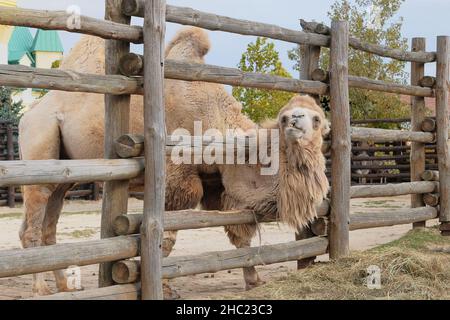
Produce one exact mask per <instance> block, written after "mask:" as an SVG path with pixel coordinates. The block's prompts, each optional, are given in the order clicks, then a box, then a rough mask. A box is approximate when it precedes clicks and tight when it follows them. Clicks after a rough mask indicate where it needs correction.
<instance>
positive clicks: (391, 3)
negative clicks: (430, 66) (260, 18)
mask: <svg viewBox="0 0 450 320" xmlns="http://www.w3.org/2000/svg"><path fill="white" fill-rule="evenodd" d="M403 2H404V0H352V1H350V0H336V1H335V3H334V4H333V5H332V6H331V10H330V11H329V12H328V16H329V18H330V19H331V20H346V21H348V22H349V27H350V34H351V35H352V36H354V37H356V38H359V39H361V40H363V41H365V42H369V43H378V44H381V45H385V46H388V47H391V48H395V49H400V50H407V49H408V43H407V40H406V39H405V38H403V37H402V34H401V29H402V24H403V18H398V19H395V17H396V15H397V14H398V11H399V10H400V7H401V5H402V3H403ZM289 58H290V59H292V60H295V61H298V59H299V52H298V49H295V50H292V51H290V52H289ZM320 65H321V68H323V69H325V70H327V69H328V68H329V50H323V53H322V56H321V61H320ZM405 66H406V63H405V62H403V61H397V60H394V59H385V58H382V57H378V56H375V55H373V54H369V53H366V52H362V51H358V50H354V49H352V48H350V51H349V72H350V74H351V75H355V76H362V77H367V78H371V79H377V80H383V81H387V82H397V83H406V81H407V76H408V74H407V73H406V72H405ZM296 67H297V68H298V65H297V66H296ZM350 104H351V115H352V118H353V119H369V118H374V119H380V118H403V117H407V116H408V115H409V113H410V108H409V106H407V105H406V104H405V103H403V102H402V100H401V97H400V96H399V95H395V94H387V93H380V92H373V91H367V90H362V89H350ZM388 127H389V126H388Z"/></svg>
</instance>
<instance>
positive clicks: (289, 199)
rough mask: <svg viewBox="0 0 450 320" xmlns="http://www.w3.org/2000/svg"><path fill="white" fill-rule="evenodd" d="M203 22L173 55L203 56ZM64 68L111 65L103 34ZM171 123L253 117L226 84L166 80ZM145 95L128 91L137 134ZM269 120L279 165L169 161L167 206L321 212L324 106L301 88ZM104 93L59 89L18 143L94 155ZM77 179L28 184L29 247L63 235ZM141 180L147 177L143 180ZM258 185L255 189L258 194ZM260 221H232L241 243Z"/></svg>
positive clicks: (31, 114)
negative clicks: (269, 168)
mask: <svg viewBox="0 0 450 320" xmlns="http://www.w3.org/2000/svg"><path fill="white" fill-rule="evenodd" d="M209 46H210V45H209V39H208V37H207V35H206V33H205V32H204V31H203V30H200V29H197V28H185V29H183V30H182V31H180V32H179V33H178V34H177V36H176V37H175V38H174V40H172V42H171V43H170V44H169V45H168V47H167V50H166V58H167V59H176V60H184V61H191V62H197V63H203V62H204V61H203V57H204V55H206V53H207V52H208V50H209ZM62 68H63V69H66V70H75V71H78V72H86V73H103V72H104V43H103V41H102V40H100V39H96V38H91V37H83V38H82V40H81V41H80V42H79V43H78V44H77V45H76V46H75V48H74V49H73V50H72V52H71V53H70V55H69V56H68V57H67V58H66V59H65V60H64V62H63V64H62ZM165 100H166V101H165V102H166V127H167V132H169V133H171V132H173V131H174V130H175V129H178V128H184V129H187V130H188V131H189V132H190V133H191V134H193V132H194V122H195V121H201V122H202V125H203V131H206V130H208V129H211V128H214V129H217V130H219V131H221V132H224V131H225V130H226V129H241V130H242V131H244V132H245V131H248V130H251V129H256V128H257V126H256V124H255V123H253V122H252V121H250V120H249V119H248V118H247V117H246V116H244V115H243V114H242V113H241V105H240V104H239V103H238V102H237V101H236V100H235V99H234V98H233V97H232V96H230V95H229V94H228V92H227V91H226V90H225V88H224V86H222V85H217V84H208V83H200V82H185V81H175V80H166V82H165ZM142 122H143V117H142V97H138V96H133V97H132V100H131V119H130V128H131V130H130V131H131V133H142V130H143V129H142V128H143V124H142ZM270 127H278V128H280V129H281V131H282V134H281V136H282V139H281V142H280V151H281V155H280V159H281V164H280V168H281V169H280V173H279V174H278V175H277V176H276V178H275V179H274V177H269V176H260V175H259V174H258V173H257V172H259V171H258V170H255V168H257V167H258V166H222V165H210V166H207V165H184V164H183V165H175V164H173V163H172V162H171V161H170V160H169V159H168V160H169V161H167V174H166V210H183V209H192V208H196V207H197V206H198V205H199V204H202V205H203V207H205V208H206V209H219V210H220V209H232V208H254V209H257V210H260V211H267V212H271V213H273V212H276V211H278V212H279V213H280V218H281V220H282V221H286V222H287V223H288V224H289V225H291V226H295V227H300V226H303V225H305V224H306V223H307V222H308V221H310V220H311V219H312V218H313V217H314V216H315V209H314V205H315V204H317V203H319V202H320V201H321V200H322V199H323V198H324V196H325V195H326V191H327V188H328V183H325V181H326V177H325V174H324V171H325V166H324V159H323V156H322V155H321V153H320V147H321V142H322V131H324V130H326V128H327V127H328V125H327V121H326V120H325V117H324V115H323V112H322V111H321V110H320V108H319V107H318V106H317V105H316V104H315V103H314V101H313V100H312V99H310V98H307V97H296V98H294V99H293V100H292V101H291V102H290V104H289V105H288V106H286V107H285V108H284V109H283V111H282V113H281V114H280V117H279V119H278V121H277V122H276V123H274V124H271V125H270ZM103 136H104V99H103V96H102V95H97V94H86V93H65V92H56V91H52V92H50V93H49V94H48V95H46V96H45V97H44V98H43V99H42V100H41V101H40V102H38V103H37V104H36V105H35V106H33V107H32V108H31V110H29V111H28V112H27V113H26V114H25V115H24V117H23V118H22V121H21V123H20V152H21V157H22V159H24V160H42V159H93V158H102V157H103ZM211 174H215V175H220V179H221V180H220V182H219V184H217V185H214V186H211V187H208V188H204V186H205V185H206V182H205V181H206V180H203V178H204V176H205V175H211ZM71 187H72V186H71V185H44V186H27V187H24V203H25V218H24V222H23V227H22V230H21V232H20V238H21V241H22V244H23V246H24V247H35V246H41V245H51V244H54V243H56V225H57V222H58V218H59V215H60V212H61V209H62V205H63V199H64V194H65V193H66V192H67V191H68V190H69V189H70V188H71ZM138 187H139V188H141V189H142V186H138ZM253 192H255V193H253ZM254 231H255V226H250V225H247V226H236V227H229V228H227V233H228V235H229V237H230V240H231V242H232V243H233V244H235V245H236V246H237V247H245V246H249V245H250V240H251V237H253V235H254ZM175 236H176V233H171V234H169V235H166V239H165V242H164V243H163V247H164V255H168V254H169V253H170V251H171V249H172V247H173V245H174V244H175ZM55 276H56V279H57V286H58V290H60V291H66V290H67V286H66V279H65V277H64V274H63V272H62V271H56V272H55ZM244 277H245V281H246V285H247V287H248V288H250V287H252V286H255V285H257V284H258V283H259V278H258V276H257V273H256V270H255V269H254V268H246V269H244ZM33 288H34V291H35V292H36V293H38V294H48V293H49V292H50V291H49V289H48V287H47V285H46V283H45V281H44V279H43V277H42V275H35V281H34V286H33Z"/></svg>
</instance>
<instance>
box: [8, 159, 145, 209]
mask: <svg viewBox="0 0 450 320" xmlns="http://www.w3.org/2000/svg"><path fill="white" fill-rule="evenodd" d="M143 171H144V161H143V160H142V159H129V160H123V159H117V160H105V159H99V160H94V159H92V160H33V161H2V162H0V186H9V185H16V186H20V185H39V184H59V183H62V184H68V183H81V182H85V183H89V182H92V181H113V180H122V179H133V178H136V177H137V176H138V175H139V174H141V173H142V172H143ZM125 212H126V211H125Z"/></svg>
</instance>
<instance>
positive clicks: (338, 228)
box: [329, 21, 351, 259]
mask: <svg viewBox="0 0 450 320" xmlns="http://www.w3.org/2000/svg"><path fill="white" fill-rule="evenodd" d="M348 42H349V29H348V23H347V22H346V21H333V22H332V24H331V54H330V66H331V68H330V71H331V72H330V98H331V125H332V132H331V139H332V143H331V163H332V164H331V188H332V190H331V221H330V222H331V224H330V236H329V240H330V258H331V259H339V258H341V257H344V256H346V255H348V254H349V214H350V183H351V179H350V176H351V167H350V166H351V162H350V161H351V156H350V154H351V128H350V103H349V89H348Z"/></svg>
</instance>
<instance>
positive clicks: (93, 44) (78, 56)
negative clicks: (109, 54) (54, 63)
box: [61, 35, 105, 74]
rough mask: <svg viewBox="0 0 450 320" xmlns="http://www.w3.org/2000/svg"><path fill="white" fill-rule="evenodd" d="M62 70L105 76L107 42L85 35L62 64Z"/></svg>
mask: <svg viewBox="0 0 450 320" xmlns="http://www.w3.org/2000/svg"><path fill="white" fill-rule="evenodd" d="M61 69H62V70H72V71H77V72H83V73H90V74H105V40H103V39H101V38H98V37H93V36H88V35H83V36H81V38H80V40H79V41H78V42H77V43H76V44H75V46H74V47H73V48H72V50H71V51H70V52H69V54H68V55H67V56H66V57H64V59H63V61H62V63H61Z"/></svg>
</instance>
